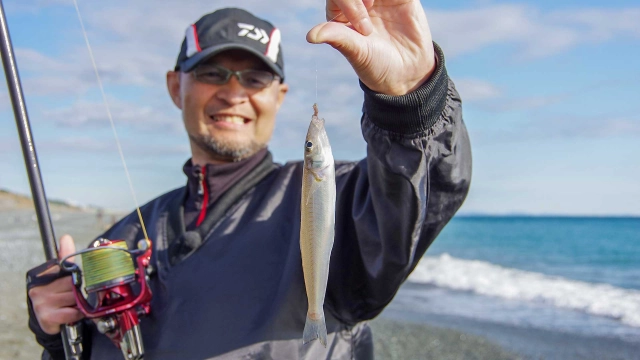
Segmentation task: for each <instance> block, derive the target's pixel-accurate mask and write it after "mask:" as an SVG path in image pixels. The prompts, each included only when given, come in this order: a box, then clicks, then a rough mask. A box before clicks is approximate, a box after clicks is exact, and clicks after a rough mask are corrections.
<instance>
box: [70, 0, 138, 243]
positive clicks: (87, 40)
mask: <svg viewBox="0 0 640 360" xmlns="http://www.w3.org/2000/svg"><path fill="white" fill-rule="evenodd" d="M73 5H75V7H76V13H77V14H78V20H79V21H80V26H81V27H82V34H83V35H84V41H85V43H86V44H87V49H88V50H89V57H90V58H91V63H92V64H93V71H94V72H95V74H96V78H97V79H98V86H99V87H100V92H101V93H102V100H103V101H104V106H105V108H106V109H107V115H108V117H109V122H110V123H111V130H113V136H114V137H115V139H116V145H117V146H118V152H119V153H120V159H121V160H122V166H124V172H125V174H126V175H127V181H128V182H129V189H130V190H131V196H133V202H134V204H135V206H136V211H137V212H138V219H139V220H140V225H141V226H142V232H143V233H144V238H145V239H147V240H148V239H149V236H147V229H146V228H145V226H144V221H143V220H142V213H141V212H140V206H138V199H137V198H136V193H135V191H134V190H133V182H132V181H131V176H130V175H129V169H128V168H127V162H126V161H125V160H124V154H123V152H122V146H120V139H119V138H118V132H117V131H116V126H115V124H114V123H113V117H112V116H111V110H110V109H109V102H108V101H107V96H106V95H105V92H104V87H103V86H102V80H101V79H100V74H99V73H98V66H97V65H96V60H95V58H94V57H93V51H92V50H91V45H90V44H89V37H88V36H87V31H86V29H85V28H84V22H83V21H82V15H80V9H79V8H78V2H77V1H76V0H73Z"/></svg>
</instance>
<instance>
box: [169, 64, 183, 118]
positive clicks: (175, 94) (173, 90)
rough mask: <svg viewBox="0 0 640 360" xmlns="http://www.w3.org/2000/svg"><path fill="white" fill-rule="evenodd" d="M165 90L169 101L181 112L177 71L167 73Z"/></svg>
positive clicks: (178, 73) (178, 74)
mask: <svg viewBox="0 0 640 360" xmlns="http://www.w3.org/2000/svg"><path fill="white" fill-rule="evenodd" d="M167 90H168V91H169V96H171V100H173V103H174V104H175V105H176V106H177V107H178V109H180V110H182V96H181V95H180V72H179V71H167Z"/></svg>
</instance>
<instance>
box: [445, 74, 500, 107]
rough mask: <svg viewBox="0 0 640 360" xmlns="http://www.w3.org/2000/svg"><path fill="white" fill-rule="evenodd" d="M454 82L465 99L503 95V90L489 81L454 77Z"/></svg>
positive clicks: (476, 99)
mask: <svg viewBox="0 0 640 360" xmlns="http://www.w3.org/2000/svg"><path fill="white" fill-rule="evenodd" d="M454 82H455V84H456V89H457V90H458V92H459V93H460V96H461V97H462V99H463V101H469V102H476V101H480V100H488V99H495V98H498V97H501V96H502V90H500V89H499V88H498V87H497V86H495V85H494V84H492V83H490V82H488V81H484V80H480V79H469V78H467V79H454Z"/></svg>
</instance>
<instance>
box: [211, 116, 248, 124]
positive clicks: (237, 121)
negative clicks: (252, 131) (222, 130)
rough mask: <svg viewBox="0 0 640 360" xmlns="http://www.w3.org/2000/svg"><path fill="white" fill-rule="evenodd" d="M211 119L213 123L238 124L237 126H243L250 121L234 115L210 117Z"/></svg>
mask: <svg viewBox="0 0 640 360" xmlns="http://www.w3.org/2000/svg"><path fill="white" fill-rule="evenodd" d="M211 119H213V121H215V122H224V123H229V124H238V125H243V124H247V123H249V122H251V120H249V119H245V118H243V117H242V116H236V115H214V116H211Z"/></svg>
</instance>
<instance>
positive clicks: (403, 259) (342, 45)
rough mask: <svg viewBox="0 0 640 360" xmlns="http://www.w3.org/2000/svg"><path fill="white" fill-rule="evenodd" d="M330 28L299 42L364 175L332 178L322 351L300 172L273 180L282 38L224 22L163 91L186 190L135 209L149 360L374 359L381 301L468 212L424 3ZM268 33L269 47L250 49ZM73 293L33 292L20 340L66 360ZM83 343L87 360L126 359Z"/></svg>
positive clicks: (348, 1)
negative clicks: (306, 267) (308, 48)
mask: <svg viewBox="0 0 640 360" xmlns="http://www.w3.org/2000/svg"><path fill="white" fill-rule="evenodd" d="M334 18H335V19H334ZM327 19H334V20H333V22H328V23H323V24H320V25H318V26H316V27H314V28H313V29H311V31H310V32H309V33H308V34H307V40H308V41H309V42H311V43H328V44H330V45H331V46H333V47H334V48H336V49H337V50H339V51H340V52H341V53H342V54H343V55H344V56H345V57H346V58H347V59H348V61H349V62H350V63H351V65H352V66H353V68H354V70H355V71H356V73H357V75H358V77H359V78H360V81H361V88H362V89H363V91H364V94H365V100H364V107H363V112H364V114H363V116H362V119H361V124H362V130H363V135H364V138H365V140H366V141H367V143H368V145H367V157H366V159H364V160H362V161H360V162H357V163H340V162H338V163H337V164H336V182H337V201H336V225H335V226H336V229H335V230H336V231H335V243H334V248H333V251H332V254H331V268H330V272H329V283H328V287H327V294H326V300H325V315H326V321H327V330H328V332H329V336H328V346H327V348H324V347H322V345H321V344H320V343H319V342H318V341H314V342H312V343H310V344H307V345H303V344H302V340H301V337H302V329H303V326H304V321H305V316H306V311H307V299H306V293H305V287H304V280H303V274H302V266H301V258H300V247H299V232H300V217H299V214H300V192H301V174H302V163H300V162H294V163H288V164H285V165H278V164H274V163H273V162H272V160H271V155H270V154H269V152H268V151H267V143H268V141H269V139H270V138H271V135H272V132H273V127H274V122H275V116H276V112H277V111H278V109H279V107H280V105H281V104H282V101H283V99H284V97H285V95H286V93H287V90H288V86H287V84H286V83H285V82H284V78H285V76H284V67H283V64H284V63H283V58H282V52H281V51H280V44H279V39H280V36H279V30H277V29H275V28H274V27H273V26H272V25H271V24H270V23H268V22H266V21H264V20H261V19H258V18H256V17H254V16H253V15H251V14H249V13H247V12H245V11H243V10H239V9H223V10H219V11H217V12H214V13H212V14H208V15H205V16H204V17H202V18H201V19H200V20H199V21H198V22H196V23H195V24H194V25H193V26H191V27H189V29H187V33H186V36H185V40H184V42H183V45H182V48H181V51H180V54H179V56H178V60H177V63H176V68H175V71H170V72H168V73H167V87H168V90H169V94H170V95H171V98H172V100H173V102H174V103H175V105H176V106H177V107H178V108H180V109H181V110H182V117H183V121H184V124H185V128H186V131H187V134H188V135H189V141H190V145H191V152H192V158H191V159H190V160H189V161H188V162H187V163H186V164H185V166H184V171H185V174H186V175H187V177H188V182H187V185H186V186H185V187H183V188H180V189H176V190H174V191H171V192H169V193H167V194H164V195H162V196H160V197H159V198H157V199H155V200H153V201H151V202H150V203H148V204H146V205H145V206H143V207H142V208H141V211H142V215H143V218H144V221H145V223H146V226H147V231H148V232H149V237H150V238H151V239H152V240H153V245H154V249H153V250H154V252H153V257H152V259H151V260H152V261H151V263H152V266H153V268H154V273H153V274H152V275H151V277H150V286H151V288H152V290H153V300H152V303H151V307H152V311H151V315H150V316H148V317H145V318H143V319H142V321H141V330H142V336H143V339H144V346H145V350H146V351H145V352H146V356H145V358H146V359H209V358H220V359H236V358H248V359H254V358H255V359H271V358H273V359H297V358H304V359H323V358H326V359H328V358H331V359H351V358H356V359H369V358H372V357H373V343H372V336H371V331H370V329H369V327H368V325H367V324H366V320H369V319H372V318H374V317H375V316H377V315H378V314H379V313H380V312H381V311H382V310H383V308H384V307H385V306H386V305H387V304H388V303H389V302H390V301H391V299H392V298H393V296H394V295H395V293H396V292H397V290H398V288H399V287H400V285H401V284H402V282H403V281H404V280H405V279H406V278H407V276H408V275H409V273H410V272H411V271H412V270H413V269H414V267H415V266H416V264H417V263H418V261H419V260H420V258H421V257H422V255H423V254H424V252H425V251H426V249H427V248H428V247H429V245H430V244H431V243H432V242H433V240H434V239H435V237H436V236H437V235H438V233H439V232H440V230H442V228H443V227H444V225H445V224H446V223H447V222H448V221H449V219H451V217H452V216H453V214H454V213H455V212H456V210H457V209H458V208H459V207H460V205H461V204H462V202H463V200H464V198H465V196H466V194H467V191H468V188H469V181H470V175H471V154H470V146H469V142H468V136H467V133H466V129H465V127H464V124H463V121H462V113H461V107H460V99H459V97H458V95H457V92H456V90H455V88H454V86H453V83H451V81H450V80H449V79H448V77H447V74H446V70H445V68H444V57H443V54H442V52H441V50H440V49H439V48H438V47H437V46H434V44H433V43H432V40H431V35H430V33H429V28H428V24H427V21H426V16H425V14H424V10H423V9H422V7H421V5H420V2H419V1H417V0H416V1H409V2H406V1H394V0H388V1H383V0H377V1H371V0H367V1H361V0H329V1H327ZM256 29H257V30H256ZM265 33H266V34H268V35H269V40H268V41H266V42H262V41H259V40H260V39H259V40H256V38H257V35H256V36H253V38H252V37H249V36H247V35H248V34H265ZM300 141H301V149H302V143H303V141H302V138H301V140H300ZM301 153H302V150H301ZM103 237H105V238H109V239H125V240H126V241H127V242H128V244H129V246H130V247H132V246H133V244H134V243H135V241H137V240H139V239H141V238H143V235H142V231H141V227H140V224H139V221H138V219H137V216H136V214H135V213H132V214H131V215H129V216H127V217H126V218H124V219H123V220H121V221H120V222H119V223H117V224H116V225H115V226H113V227H112V228H111V229H109V230H108V231H107V232H106V233H105V234H104V235H103ZM60 243H61V244H60V246H61V249H60V253H61V256H64V255H67V254H71V253H73V251H74V246H73V241H72V240H71V238H70V237H68V236H64V237H63V238H62V239H61V240H60ZM71 287H72V285H71V281H70V279H69V278H68V277H66V278H61V279H58V280H56V281H54V282H52V283H50V284H48V285H44V286H38V287H34V288H32V289H30V290H29V298H30V302H31V305H32V306H31V307H30V308H31V319H30V327H31V328H32V330H33V331H34V332H35V333H36V338H37V339H38V341H39V342H40V343H41V344H43V346H44V347H45V349H46V350H45V353H44V354H43V357H45V358H48V357H49V356H51V357H53V358H60V357H61V356H63V355H62V352H61V351H62V347H61V345H60V337H59V335H58V333H59V327H60V325H61V324H64V323H68V322H73V321H78V320H81V319H82V314H81V313H79V312H78V310H77V309H75V308H74V307H73V305H74V304H75V302H74V300H73V297H72V295H71ZM88 325H89V327H88V332H87V333H86V334H85V339H86V341H85V344H84V346H85V349H86V351H87V352H90V353H91V358H92V359H117V358H121V356H122V355H121V354H120V353H119V351H118V350H117V349H116V348H115V346H113V345H112V344H111V343H110V341H109V340H108V338H107V337H106V336H104V335H102V334H100V333H98V332H97V331H96V330H95V329H94V328H93V327H92V326H91V324H90V323H89V324H88Z"/></svg>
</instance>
